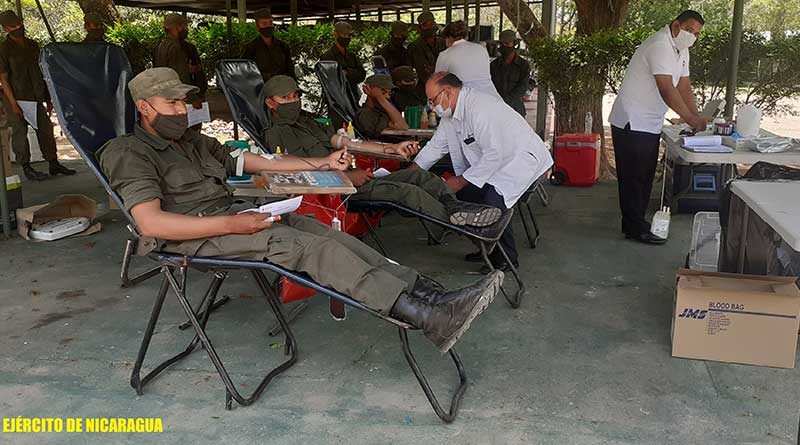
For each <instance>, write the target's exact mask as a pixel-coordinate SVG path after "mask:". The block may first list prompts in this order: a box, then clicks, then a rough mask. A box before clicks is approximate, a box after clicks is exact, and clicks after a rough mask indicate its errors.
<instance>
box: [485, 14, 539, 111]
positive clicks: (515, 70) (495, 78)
mask: <svg viewBox="0 0 800 445" xmlns="http://www.w3.org/2000/svg"><path fill="white" fill-rule="evenodd" d="M518 45H519V40H518V39H517V35H516V34H515V33H514V31H512V30H510V29H507V30H505V31H503V32H501V33H500V57H498V58H496V59H494V60H493V61H492V63H491V65H489V71H490V72H491V74H492V83H494V87H495V89H497V92H498V93H500V97H502V98H503V100H504V101H505V102H506V103H507V104H508V105H509V106H511V108H513V109H514V110H516V112H517V113H519V114H521V115H522V116H525V104H523V103H522V96H524V95H525V92H526V91H528V81H529V80H530V76H531V67H530V65H528V62H527V61H526V60H525V59H523V58H522V57H520V56H519V54H517V46H518Z"/></svg>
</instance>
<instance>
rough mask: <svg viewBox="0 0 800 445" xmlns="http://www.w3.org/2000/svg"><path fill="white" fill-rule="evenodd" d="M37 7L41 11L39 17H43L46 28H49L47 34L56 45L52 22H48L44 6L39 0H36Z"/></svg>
mask: <svg viewBox="0 0 800 445" xmlns="http://www.w3.org/2000/svg"><path fill="white" fill-rule="evenodd" d="M36 7H37V8H38V9H39V15H40V16H42V21H43V22H44V27H45V28H47V33H48V34H50V40H51V41H52V42H53V43H56V36H55V35H53V29H52V28H50V22H48V21H47V16H45V15H44V9H42V4H41V3H40V2H39V0H36Z"/></svg>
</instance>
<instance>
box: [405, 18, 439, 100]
mask: <svg viewBox="0 0 800 445" xmlns="http://www.w3.org/2000/svg"><path fill="white" fill-rule="evenodd" d="M417 24H418V25H419V38H418V39H417V40H415V41H414V42H412V43H411V45H408V56H409V58H410V61H411V63H410V65H411V66H412V67H414V69H415V70H417V76H419V82H418V83H417V91H419V94H420V96H423V97H424V96H425V82H427V81H428V78H429V77H431V74H433V72H434V69H435V68H436V58H437V57H439V53H440V52H442V51H444V50H445V49H447V44H446V43H445V41H444V39H443V38H441V37H437V36H436V32H437V26H436V21H435V20H434V19H433V14H432V13H431V12H430V11H425V12H423V13H422V14H420V15H419V17H417Z"/></svg>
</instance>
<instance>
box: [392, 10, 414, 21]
mask: <svg viewBox="0 0 800 445" xmlns="http://www.w3.org/2000/svg"><path fill="white" fill-rule="evenodd" d="M394 12H396V13H397V20H398V21H399V20H400V9H399V8H398V9H395V10H394ZM412 22H413V20H412Z"/></svg>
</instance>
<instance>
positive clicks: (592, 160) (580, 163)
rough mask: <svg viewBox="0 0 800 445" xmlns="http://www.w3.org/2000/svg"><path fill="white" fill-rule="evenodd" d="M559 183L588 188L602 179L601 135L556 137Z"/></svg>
mask: <svg viewBox="0 0 800 445" xmlns="http://www.w3.org/2000/svg"><path fill="white" fill-rule="evenodd" d="M553 176H554V178H555V181H556V182H557V183H561V184H566V185H572V186H579V187H588V186H592V185H594V184H595V183H596V182H597V179H598V178H599V177H600V135H599V134H562V135H561V136H557V137H556V153H555V169H554V173H553Z"/></svg>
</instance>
